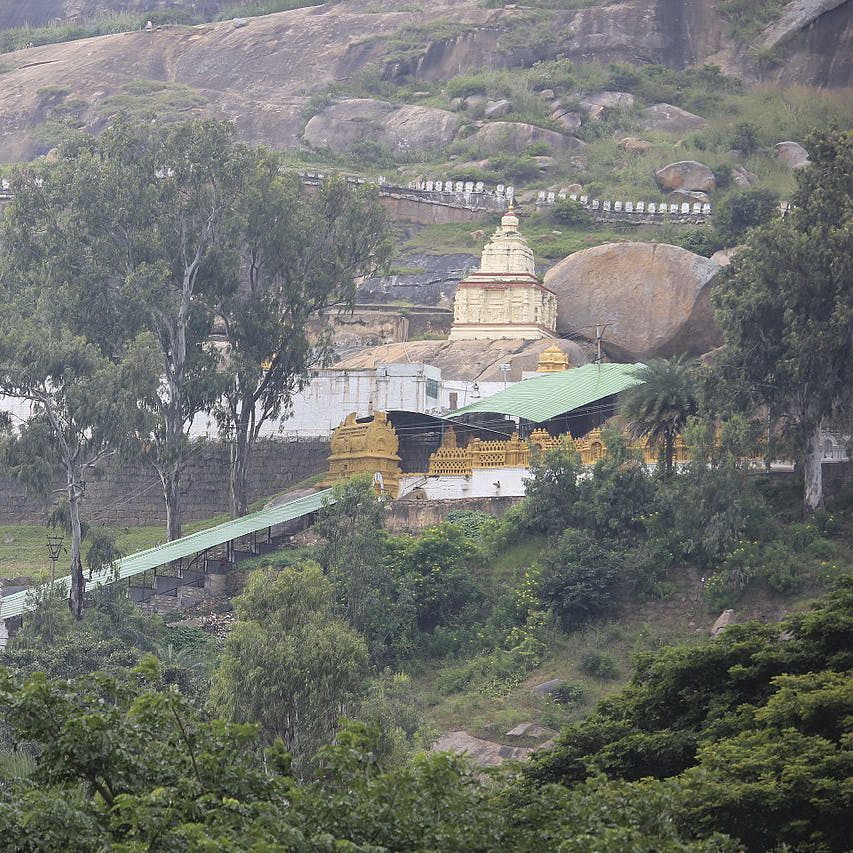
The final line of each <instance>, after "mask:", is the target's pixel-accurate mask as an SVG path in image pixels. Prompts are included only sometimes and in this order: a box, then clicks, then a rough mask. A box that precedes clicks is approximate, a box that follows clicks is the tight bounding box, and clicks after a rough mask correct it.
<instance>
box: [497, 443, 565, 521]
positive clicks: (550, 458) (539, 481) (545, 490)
mask: <svg viewBox="0 0 853 853" xmlns="http://www.w3.org/2000/svg"><path fill="white" fill-rule="evenodd" d="M579 470H580V461H579V459H578V454H577V451H576V450H575V447H574V444H572V442H571V441H563V442H561V443H560V444H559V445H558V446H557V447H555V448H552V449H551V450H547V451H546V452H545V453H543V454H541V455H539V456H537V457H536V458H534V460H533V463H532V464H531V466H530V479H529V480H526V481H525V487H526V489H527V500H526V501H525V502H524V516H525V519H526V526H527V528H528V529H529V530H533V531H539V532H541V533H559V532H560V531H561V530H564V529H565V528H566V526H567V525H568V523H569V521H570V520H571V517H572V513H573V510H574V505H575V501H576V500H577V497H578V472H579ZM507 516H510V514H509V513H507ZM513 520H516V521H517V518H516V516H515V515H512V516H510V517H509V518H507V517H506V516H505V518H504V522H505V523H506V524H511V523H512V521H513Z"/></svg>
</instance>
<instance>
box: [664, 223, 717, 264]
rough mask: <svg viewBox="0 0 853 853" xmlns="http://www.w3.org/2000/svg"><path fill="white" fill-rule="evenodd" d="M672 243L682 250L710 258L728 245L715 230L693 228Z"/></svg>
mask: <svg viewBox="0 0 853 853" xmlns="http://www.w3.org/2000/svg"><path fill="white" fill-rule="evenodd" d="M671 242H672V243H673V245H675V246H681V248H682V249H687V251H688V252H694V253H695V254H697V255H704V257H706V258H710V257H711V255H713V254H714V252H719V250H720V249H722V248H723V247H724V246H725V245H726V243H725V241H724V240H723V239H721V237H720V235H719V234H718V233H717V232H716V231H715V230H714V229H713V228H707V227H705V228H693V229H691V230H690V231H684V232H682V233H681V234H677V235H675V236H673V237H672V238H671Z"/></svg>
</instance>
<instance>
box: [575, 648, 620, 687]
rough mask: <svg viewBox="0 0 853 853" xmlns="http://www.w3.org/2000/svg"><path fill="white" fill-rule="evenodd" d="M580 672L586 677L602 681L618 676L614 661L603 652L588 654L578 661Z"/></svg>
mask: <svg viewBox="0 0 853 853" xmlns="http://www.w3.org/2000/svg"><path fill="white" fill-rule="evenodd" d="M580 670H581V672H583V673H585V674H586V675H590V676H592V677H593V678H599V679H601V680H602V681H604V680H609V679H611V678H616V676H617V675H618V674H619V669H618V667H617V666H616V661H615V660H614V659H613V658H612V657H611V656H610V655H606V654H604V653H603V652H588V653H587V654H585V655H584V656H583V657H582V658H581V660H580Z"/></svg>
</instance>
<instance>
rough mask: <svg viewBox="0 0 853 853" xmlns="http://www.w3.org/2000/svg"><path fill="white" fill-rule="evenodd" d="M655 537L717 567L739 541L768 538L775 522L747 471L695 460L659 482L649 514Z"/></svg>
mask: <svg viewBox="0 0 853 853" xmlns="http://www.w3.org/2000/svg"><path fill="white" fill-rule="evenodd" d="M645 523H646V527H647V530H648V531H649V534H650V536H651V537H652V539H653V540H655V541H656V542H658V543H660V544H661V546H662V547H663V548H664V549H665V550H667V551H669V552H671V553H672V554H673V555H674V556H675V557H676V558H682V559H687V560H690V561H691V562H693V563H694V564H695V565H697V566H698V567H699V568H702V569H710V568H712V567H715V566H718V565H719V564H720V562H721V561H722V560H724V559H725V558H726V555H729V554H731V553H732V552H733V551H734V549H735V548H736V547H737V546H738V544H739V543H741V542H744V541H746V542H753V541H766V540H767V539H769V538H770V537H771V536H772V535H773V534H774V533H775V532H776V525H775V522H774V521H773V518H772V516H771V514H770V511H769V508H768V506H767V503H766V502H765V500H764V499H763V498H762V497H761V495H760V494H759V493H758V492H757V491H756V489H755V484H754V482H753V481H752V480H751V479H750V478H749V477H748V476H747V474H746V472H744V471H742V470H740V469H739V468H737V467H736V466H734V465H728V464H725V465H719V466H709V465H707V464H706V463H705V462H703V461H701V460H697V461H695V462H692V463H691V464H690V465H688V466H687V467H686V468H684V469H682V470H681V471H679V472H678V473H677V474H676V475H675V476H674V477H672V478H671V479H670V480H668V481H666V482H662V483H659V485H658V490H657V500H656V511H655V512H654V513H652V514H651V515H649V516H647V517H646V519H645Z"/></svg>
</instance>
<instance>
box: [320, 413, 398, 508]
mask: <svg viewBox="0 0 853 853" xmlns="http://www.w3.org/2000/svg"><path fill="white" fill-rule="evenodd" d="M331 443H332V453H331V455H330V456H329V472H328V474H326V477H325V479H324V480H323V482H322V483H320V486H319V488H324V489H325V488H328V487H329V486H332V485H334V484H335V483H338V482H340V481H341V480H346V479H347V478H349V477H352V476H353V475H354V474H371V475H373V476H376V475H377V474H379V475H381V481H382V488H383V491H384V492H385V493H387V494H389V495H391V497H396V496H397V492H398V490H399V487H400V474H401V471H400V457H399V456H398V455H397V451H398V450H399V447H400V440H399V439H398V438H397V433H396V432H395V430H394V427H393V426H392V425H391V423H390V422H389V420H388V415H387V414H386V413H385V412H376V413H375V414H374V415H373V419H372V420H370V421H365V422H364V423H358V422H357V421H356V418H355V412H350V414H348V415H347V416H346V419H345V420H344V421H343V423H342V424H341V425H340V426H339V427H338V428H337V429H336V430H335V431H334V432H333V433H332V442H331ZM378 480H379V478H378V477H377V481H378Z"/></svg>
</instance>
